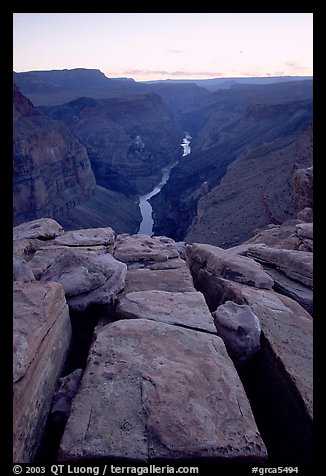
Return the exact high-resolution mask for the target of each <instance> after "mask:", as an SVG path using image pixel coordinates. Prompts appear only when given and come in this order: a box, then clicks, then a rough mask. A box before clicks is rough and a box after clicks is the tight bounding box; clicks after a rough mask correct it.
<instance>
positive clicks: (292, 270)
mask: <svg viewBox="0 0 326 476" xmlns="http://www.w3.org/2000/svg"><path fill="white" fill-rule="evenodd" d="M247 254H248V256H251V257H253V258H255V259H256V260H258V261H260V262H262V263H267V264H271V265H274V266H276V268H277V269H279V270H280V271H282V272H283V273H284V274H286V275H287V276H289V277H290V278H292V279H294V280H295V281H299V282H300V283H302V284H304V285H305V286H308V287H310V288H312V287H313V255H312V253H309V252H307V251H296V250H285V249H275V248H270V247H269V246H265V245H254V246H252V247H251V248H249V249H248V252H247Z"/></svg>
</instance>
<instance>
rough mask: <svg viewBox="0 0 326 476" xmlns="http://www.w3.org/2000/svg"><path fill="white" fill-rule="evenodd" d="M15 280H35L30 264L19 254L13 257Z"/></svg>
mask: <svg viewBox="0 0 326 476" xmlns="http://www.w3.org/2000/svg"><path fill="white" fill-rule="evenodd" d="M13 280H14V281H24V282H28V281H35V277H34V274H33V272H32V269H31V267H30V265H29V264H28V263H27V262H26V261H25V260H24V259H23V258H20V257H19V256H14V257H13Z"/></svg>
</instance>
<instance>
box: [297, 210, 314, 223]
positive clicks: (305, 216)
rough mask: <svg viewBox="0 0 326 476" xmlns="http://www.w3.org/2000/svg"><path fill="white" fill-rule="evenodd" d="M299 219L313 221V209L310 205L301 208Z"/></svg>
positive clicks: (307, 221)
mask: <svg viewBox="0 0 326 476" xmlns="http://www.w3.org/2000/svg"><path fill="white" fill-rule="evenodd" d="M297 217H298V219H299V220H302V221H304V222H306V223H311V222H312V221H313V211H312V208H310V207H305V208H303V210H300V211H299V213H298V214H297Z"/></svg>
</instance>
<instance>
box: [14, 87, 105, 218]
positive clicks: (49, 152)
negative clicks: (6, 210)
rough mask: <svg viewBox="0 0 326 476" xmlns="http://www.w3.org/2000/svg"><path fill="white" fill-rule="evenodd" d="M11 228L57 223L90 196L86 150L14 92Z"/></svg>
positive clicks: (92, 186) (91, 178)
mask: <svg viewBox="0 0 326 476" xmlns="http://www.w3.org/2000/svg"><path fill="white" fill-rule="evenodd" d="M13 99H14V110H13V119H14V125H13V127H14V131H13V132H14V144H13V153H14V156H13V200H14V203H13V215H14V223H15V224H19V223H21V222H24V221H26V220H31V219H35V218H39V217H44V216H48V217H60V216H62V215H64V214H65V213H67V211H68V210H69V209H70V208H72V207H74V206H76V205H77V204H79V203H82V202H84V201H85V200H87V199H88V198H89V197H90V196H91V195H92V194H93V193H94V191H95V187H96V182H95V177H94V174H93V171H92V168H91V164H90V161H89V159H88V155H87V151H86V149H85V147H84V146H83V145H82V144H81V143H80V142H79V141H78V140H77V139H76V137H74V136H73V134H72V133H71V132H70V131H69V129H68V128H67V127H66V126H65V125H64V124H63V123H61V122H58V121H53V120H51V119H48V118H46V117H45V116H43V115H42V114H41V113H40V112H38V111H37V110H36V109H35V108H34V107H33V105H32V103H31V102H30V101H29V100H28V99H27V98H25V97H24V96H23V95H22V94H21V93H20V91H19V90H18V89H17V88H16V87H14V97H13Z"/></svg>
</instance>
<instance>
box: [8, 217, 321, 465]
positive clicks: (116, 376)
mask: <svg viewBox="0 0 326 476" xmlns="http://www.w3.org/2000/svg"><path fill="white" fill-rule="evenodd" d="M35 224H38V222H36V223H33V222H32V223H29V224H26V226H25V228H24V229H23V228H19V230H18V231H17V230H15V229H14V236H15V238H16V239H15V240H14V253H15V255H16V253H17V255H16V256H18V258H19V259H20V260H23V259H24V260H25V264H24V266H25V265H27V266H28V269H29V271H31V272H32V273H33V275H34V277H35V280H34V281H32V282H16V285H17V286H18V287H19V289H20V290H21V291H22V292H24V296H25V297H24V299H27V298H26V296H28V297H29V298H31V299H30V300H29V301H28V305H31V306H35V302H34V301H37V299H35V298H34V295H33V293H31V292H30V291H29V288H28V287H31V286H33V285H34V286H39V287H40V289H44V288H43V286H48V287H50V288H51V289H60V290H61V296H64V294H65V296H66V299H67V302H68V304H69V310H70V319H71V325H72V329H73V345H72V348H71V354H73V355H75V357H73V358H72V359H71V360H70V364H69V365H68V366H67V369H66V374H61V375H60V374H58V375H57V374H56V375H54V376H53V381H52V379H51V381H52V385H53V386H52V387H51V392H50V393H51V397H49V398H50V400H51V398H52V395H53V392H54V390H57V393H56V394H55V396H54V400H53V402H52V403H53V406H52V410H51V413H50V408H51V401H50V403H48V404H47V407H46V409H45V410H44V412H43V413H42V416H40V423H39V427H41V426H42V425H44V424H45V421H46V418H47V417H48V416H49V415H50V417H49V421H50V427H51V428H52V429H53V430H52V431H54V432H55V431H56V432H57V434H58V435H59V437H60V438H61V435H62V434H63V436H62V439H61V442H60V441H59V439H57V441H56V443H55V444H53V441H52V440H51V439H50V441H52V442H51V443H50V444H51V448H52V450H51V451H52V453H51V455H52V456H51V458H54V460H55V461H58V459H59V461H62V462H70V461H71V462H75V463H78V462H81V463H82V462H85V461H92V462H102V461H111V460H112V458H115V459H117V460H120V461H123V462H129V463H130V462H135V461H137V462H140V463H142V464H146V463H151V462H154V461H157V460H161V461H165V462H167V461H179V462H180V461H185V462H189V461H190V460H194V459H197V460H198V461H199V462H205V461H207V458H208V459H209V460H212V461H214V462H240V461H248V462H254V461H255V462H264V461H269V462H271V461H274V460H275V461H276V460H277V457H278V456H279V455H280V454H282V451H283V452H284V461H285V462H286V463H287V464H290V462H291V463H294V462H295V460H296V458H298V459H299V462H301V461H302V462H307V461H308V462H309V461H310V460H311V453H312V322H313V321H312V318H311V316H310V315H309V314H308V313H307V312H306V311H305V310H304V309H303V308H302V307H301V305H300V304H299V303H298V302H296V301H295V300H293V299H291V298H289V297H287V296H285V295H284V294H279V293H278V292H276V291H277V289H276V288H277V286H276V283H277V282H278V280H279V278H278V277H277V275H276V278H275V281H274V276H273V275H272V273H271V271H274V272H275V273H276V274H277V273H281V274H282V276H286V275H285V274H284V273H283V271H284V272H285V271H286V270H285V268H286V263H287V262H289V268H291V266H292V265H293V263H292V261H291V260H288V261H286V260H285V261H284V263H285V264H284V269H283V268H282V269H281V268H280V269H276V268H275V264H274V268H273V269H271V263H267V262H265V261H264V264H263V265H262V264H261V263H259V262H258V261H261V260H260V259H259V258H258V257H256V256H255V259H254V258H253V256H251V257H249V250H250V249H251V248H253V249H255V248H258V249H260V248H268V247H266V246H265V247H264V246H261V245H252V244H250V243H247V244H244V245H242V246H241V247H238V248H234V249H230V250H224V249H221V248H218V247H214V246H211V245H205V244H193V245H185V244H184V243H176V242H174V241H173V240H172V239H171V238H166V237H152V238H150V237H148V236H146V235H133V236H130V235H127V234H122V235H117V236H116V235H115V233H114V231H113V230H112V229H111V228H108V229H103V228H100V229H93V230H91V229H85V230H79V231H78V232H69V231H68V232H63V231H62V230H61V229H60V227H59V226H57V228H56V227H55V226H54V225H55V223H53V221H52V220H50V219H47V220H46V219H45V220H44V221H43V222H42V227H40V226H38V227H35V226H34V225H35ZM296 225H297V223H295V224H294V225H293V229H294V230H295V233H296V232H297V231H299V234H301V235H300V236H299V235H296V236H297V237H298V238H300V239H306V238H307V236H310V233H311V230H310V228H311V227H310V226H303V227H299V228H298V229H297V228H296ZM51 227H52V228H53V227H54V230H56V232H55V233H52V235H51V238H49V237H48V235H47V231H46V230H47V229H49V228H51ZM36 230H38V233H36ZM45 236H47V238H45ZM240 248H241V249H240ZM271 249H272V254H273V253H274V252H275V253H276V254H278V253H279V254H280V255H282V253H283V252H285V251H288V252H290V254H291V253H299V254H302V255H303V256H305V255H306V254H309V255H311V256H312V253H311V252H303V251H300V250H294V251H293V250H286V249H282V248H271ZM243 253H244V254H246V255H247V256H243ZM185 259H186V261H185ZM268 259H269V258H268ZM256 260H257V261H256ZM299 261H300V260H299V259H297V260H296V262H297V263H299ZM291 263H292V264H291ZM263 266H264V267H263ZM116 268H117V272H115V269H116ZM295 269H296V270H297V268H295ZM271 276H273V278H272V277H271ZM287 279H289V280H291V278H287ZM53 280H56V281H58V283H55V282H53ZM292 281H293V280H292ZM59 283H61V284H59ZM297 284H298V283H297ZM25 286H26V288H25ZM300 286H302V287H303V288H305V289H308V288H307V286H305V285H303V284H300ZM299 291H300V290H299ZM299 291H298V292H297V294H298V295H299V294H300V292H299ZM43 295H44V293H43ZM14 300H15V301H16V303H17V309H18V311H19V312H22V313H25V309H26V305H25V304H24V303H23V304H22V301H21V300H19V299H18V300H16V299H15V297H14ZM298 301H299V299H298ZM64 302H65V301H64ZM65 306H66V309H68V308H67V305H66V303H65ZM208 306H209V307H208ZM45 308H46V306H45ZM46 309H47V308H46ZM211 313H212V314H211ZM52 314H53V315H54V316H52V317H53V318H55V312H53V313H52ZM24 315H25V314H24ZM33 315H34V316H35V317H36V316H37V313H35V314H33ZM46 315H47V312H45V314H44V316H43V314H42V319H44V318H45V316H46ZM37 320H38V318H37ZM33 326H34V323H33V320H31V321H30V323H29V321H28V323H27V321H26V323H25V322H24V332H25V330H28V332H31V333H33V332H34V327H33ZM95 326H96V327H95ZM94 327H95V330H94ZM37 329H38V330H37V331H36V332H37V333H36V336H38V335H39V334H38V333H39V332H40V330H39V329H40V328H39V320H38V327H37ZM55 329H56V327H55V326H53V327H51V331H49V332H48V334H47V338H49V339H50V338H51V337H50V336H51V335H52V332H54V336H53V338H56V339H58V338H59V336H58V335H57V334H56V330H55ZM85 332H87V333H88V334H87V336H86V334H85ZM34 337H35V336H34ZM64 338H66V335H65V337H63V336H62V339H64ZM15 339H16V340H15V342H16V344H15V345H16V348H17V349H18V351H17V354H16V356H15V359H16V361H17V362H18V363H17V364H16V369H17V370H16V374H17V375H20V373H23V372H24V371H25V370H24V369H25V368H26V364H25V363H24V362H26V361H27V360H26V355H28V349H29V347H28V342H27V343H26V342H25V341H26V338H25V334H23V337H22V336H20V335H19V336H18V337H17V336H15ZM24 339H25V340H24ZM45 340H46V339H45ZM37 341H38V337H37V338H36V339H35V341H34V340H33V345H34V344H36V345H37ZM59 347H60V346H59ZM55 349H56V345H52V344H51V342H50V344H49V348H47V352H48V353H50V355H51V356H52V355H53V354H52V353H53V352H55ZM81 353H83V355H84V357H82V356H81V355H80V354H81ZM77 354H78V356H77ZM77 357H78V358H77ZM61 358H62V359H63V355H61ZM59 361H60V359H59ZM45 368H46V365H45ZM78 369H79V370H78ZM81 374H83V376H82V378H81V380H80V382H79V378H80V376H81ZM33 375H34V374H33ZM35 375H36V377H35V378H37V379H38V374H35ZM41 375H43V374H41ZM59 377H60V380H59ZM15 385H16V383H15ZM26 385H27V384H26ZM34 386H35V392H34V393H33V394H32V397H33V398H34V399H35V400H36V401H38V400H40V399H41V398H43V396H41V395H43V393H42V388H43V387H42V385H41V382H37V383H36V384H35V385H34ZM30 395H31V393H29V391H27V394H26V399H27V400H28V398H30ZM248 397H249V399H248ZM47 401H48V400H47ZM32 414H33V415H34V413H32ZM266 419H267V420H268V419H270V420H271V422H270V423H266ZM51 425H52V426H51ZM65 425H66V426H65ZM41 434H42V432H41V433H38V434H37V435H39V436H37V435H36V436H35V438H34V436H33V435H34V433H30V435H31V436H27V435H25V437H24V438H25V439H26V447H28V448H29V447H30V446H31V445H35V447H36V446H37V445H38V444H39V443H40V439H41ZM57 438H58V437H57ZM33 441H34V442H37V443H33ZM285 443H286V444H285ZM19 444H20V443H18V442H17V445H19ZM48 444H49V443H48ZM275 446H276V450H275ZM56 448H58V452H57V450H56ZM34 454H35V453H33V452H30V455H29V456H28V458H33V455H34ZM292 458H294V460H292ZM28 461H30V459H29V460H28ZM282 461H283V460H282ZM51 462H53V460H51ZM297 464H298V463H297Z"/></svg>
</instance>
